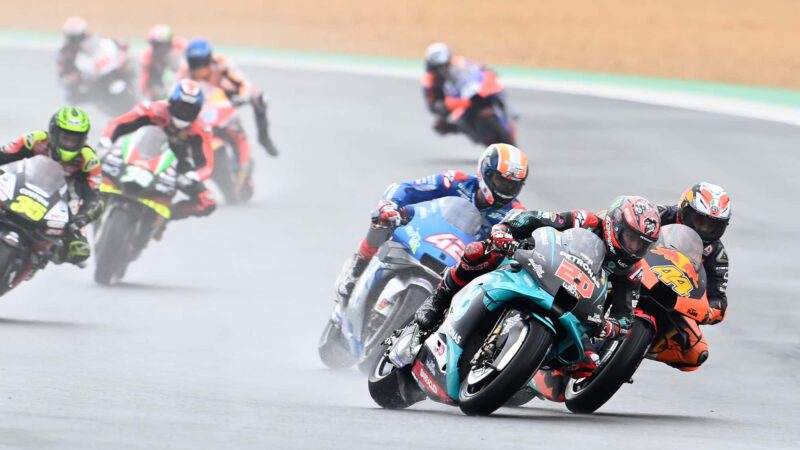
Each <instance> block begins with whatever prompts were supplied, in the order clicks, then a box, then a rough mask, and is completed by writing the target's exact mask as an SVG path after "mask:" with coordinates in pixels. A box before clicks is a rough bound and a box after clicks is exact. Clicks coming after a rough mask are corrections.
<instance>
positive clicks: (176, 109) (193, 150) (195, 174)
mask: <svg viewBox="0 0 800 450" xmlns="http://www.w3.org/2000/svg"><path fill="white" fill-rule="evenodd" d="M203 101H204V98H203V92H202V90H201V89H200V86H198V85H197V83H195V82H194V81H192V80H181V81H180V82H179V83H178V84H177V85H176V86H175V89H174V90H173V92H172V94H171V95H170V97H169V100H162V101H154V102H151V101H144V102H141V103H139V104H138V105H136V107H134V108H133V109H132V110H131V111H129V112H127V113H125V114H123V115H121V116H119V117H117V118H116V119H114V120H112V121H111V122H109V123H108V125H107V126H106V129H105V130H104V132H103V138H102V139H101V144H102V145H103V146H110V145H111V143H112V142H113V141H115V140H117V139H119V138H120V137H121V136H124V135H126V134H129V133H133V132H134V131H136V130H138V129H139V128H141V127H143V126H145V125H156V126H158V127H161V128H162V129H163V130H164V132H165V133H166V134H167V137H168V139H169V145H170V148H171V149H172V151H173V152H175V156H176V157H177V158H178V167H177V171H178V174H179V175H178V187H179V189H180V190H181V191H183V192H184V193H186V194H187V195H188V196H189V197H190V198H189V199H188V200H183V201H181V202H178V203H176V204H175V205H173V216H172V219H173V220H177V219H183V218H186V217H188V216H206V215H208V214H211V213H212V212H213V211H214V209H215V208H216V202H215V201H214V199H213V198H212V195H211V191H210V190H209V189H208V188H206V186H205V184H204V183H203V181H204V180H206V179H208V178H209V176H210V175H211V172H212V171H213V164H214V160H213V157H214V156H213V150H212V148H211V139H212V136H211V130H210V128H209V127H208V126H207V125H206V124H205V123H204V122H203V120H202V119H201V118H200V117H198V115H199V114H200V110H201V109H202V107H203Z"/></svg>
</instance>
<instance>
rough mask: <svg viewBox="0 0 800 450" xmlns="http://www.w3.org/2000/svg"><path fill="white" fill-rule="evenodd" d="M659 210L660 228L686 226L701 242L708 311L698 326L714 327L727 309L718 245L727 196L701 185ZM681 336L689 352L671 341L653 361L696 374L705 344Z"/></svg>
mask: <svg viewBox="0 0 800 450" xmlns="http://www.w3.org/2000/svg"><path fill="white" fill-rule="evenodd" d="M658 210H659V213H660V214H661V223H662V224H664V225H669V224H673V223H680V224H684V225H687V226H688V227H690V228H692V229H693V230H695V231H696V232H697V234H698V235H699V236H700V239H702V240H703V245H704V247H705V248H704V249H703V268H704V269H705V272H706V276H707V285H706V296H707V297H708V303H709V306H710V308H711V309H710V311H709V313H708V315H707V316H706V318H705V320H703V321H702V322H701V323H702V324H705V325H715V324H717V323H719V322H722V320H723V319H725V313H726V311H727V309H728V297H727V293H726V290H727V287H728V253H727V252H726V251H725V246H724V245H722V241H721V238H722V235H723V234H725V230H726V229H727V228H728V223H729V222H730V220H731V202H730V197H729V196H728V193H727V192H726V191H725V190H724V189H723V188H722V187H720V186H717V185H715V184H711V183H707V182H705V181H703V182H700V183H697V184H695V185H693V186H691V187H689V188H688V189H687V190H686V191H685V192H684V193H683V195H682V196H681V198H680V201H679V202H678V204H677V205H659V206H658ZM687 326H689V325H688V324H687ZM684 331H685V330H684ZM682 334H685V336H686V337H687V338H688V339H689V340H690V341H692V342H690V344H691V345H690V346H689V347H690V348H689V349H688V350H684V349H683V347H682V346H681V345H680V343H677V342H672V340H670V342H668V343H666V345H667V348H666V349H665V350H663V351H661V352H659V353H658V354H657V356H656V359H657V360H659V361H664V362H666V363H668V364H670V365H671V366H673V367H676V368H678V369H680V370H682V371H686V372H688V371H693V370H697V369H698V368H699V367H700V365H702V364H703V363H704V362H705V361H706V360H707V359H708V344H707V343H706V341H705V339H704V338H703V336H702V335H700V336H697V335H696V334H695V333H692V332H688V331H685V332H684V333H682Z"/></svg>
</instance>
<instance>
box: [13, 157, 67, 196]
mask: <svg viewBox="0 0 800 450" xmlns="http://www.w3.org/2000/svg"><path fill="white" fill-rule="evenodd" d="M17 164H24V165H25V170H24V173H25V181H26V183H28V184H32V185H34V186H36V187H38V188H39V189H41V190H43V191H45V192H47V195H53V194H54V193H55V192H57V191H58V190H59V189H61V186H64V184H66V178H65V174H64V169H62V168H61V165H60V164H59V163H57V162H55V161H53V160H52V159H50V158H48V157H46V156H42V155H36V156H34V157H33V158H30V159H26V160H22V161H20V162H18V163H17Z"/></svg>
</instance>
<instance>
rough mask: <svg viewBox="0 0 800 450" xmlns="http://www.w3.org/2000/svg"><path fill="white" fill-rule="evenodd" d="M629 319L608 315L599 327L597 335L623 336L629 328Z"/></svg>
mask: <svg viewBox="0 0 800 450" xmlns="http://www.w3.org/2000/svg"><path fill="white" fill-rule="evenodd" d="M631 325H632V324H631V321H630V320H629V319H628V318H615V317H609V318H608V319H606V321H605V323H604V324H603V326H602V327H601V328H600V333H599V334H598V335H597V337H599V338H601V339H616V338H618V337H620V336H625V335H627V334H628V331H629V330H630V329H631Z"/></svg>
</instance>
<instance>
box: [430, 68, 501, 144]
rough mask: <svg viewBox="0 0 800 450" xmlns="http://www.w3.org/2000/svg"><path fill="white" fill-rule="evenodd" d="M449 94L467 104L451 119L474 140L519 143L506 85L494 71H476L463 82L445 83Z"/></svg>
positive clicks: (454, 111)
mask: <svg viewBox="0 0 800 450" xmlns="http://www.w3.org/2000/svg"><path fill="white" fill-rule="evenodd" d="M445 91H446V92H448V95H451V96H453V97H456V98H459V99H461V100H462V101H463V105H462V106H460V107H457V108H455V109H454V110H453V111H452V112H451V113H450V116H449V118H448V120H449V121H450V122H453V123H457V124H459V126H460V128H461V129H462V131H463V132H464V133H466V134H467V136H469V137H470V138H471V139H472V140H473V141H475V142H479V143H481V144H483V145H485V146H489V145H491V144H495V143H498V142H503V143H506V144H511V145H516V144H515V142H516V125H515V123H514V119H513V117H512V116H511V114H510V113H509V112H508V107H507V104H506V95H505V88H504V87H503V86H502V85H501V84H500V82H499V80H498V79H497V75H496V74H495V73H494V72H491V71H474V72H473V73H470V77H469V78H467V79H466V80H463V81H461V82H460V83H457V84H456V83H448V84H445Z"/></svg>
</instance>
